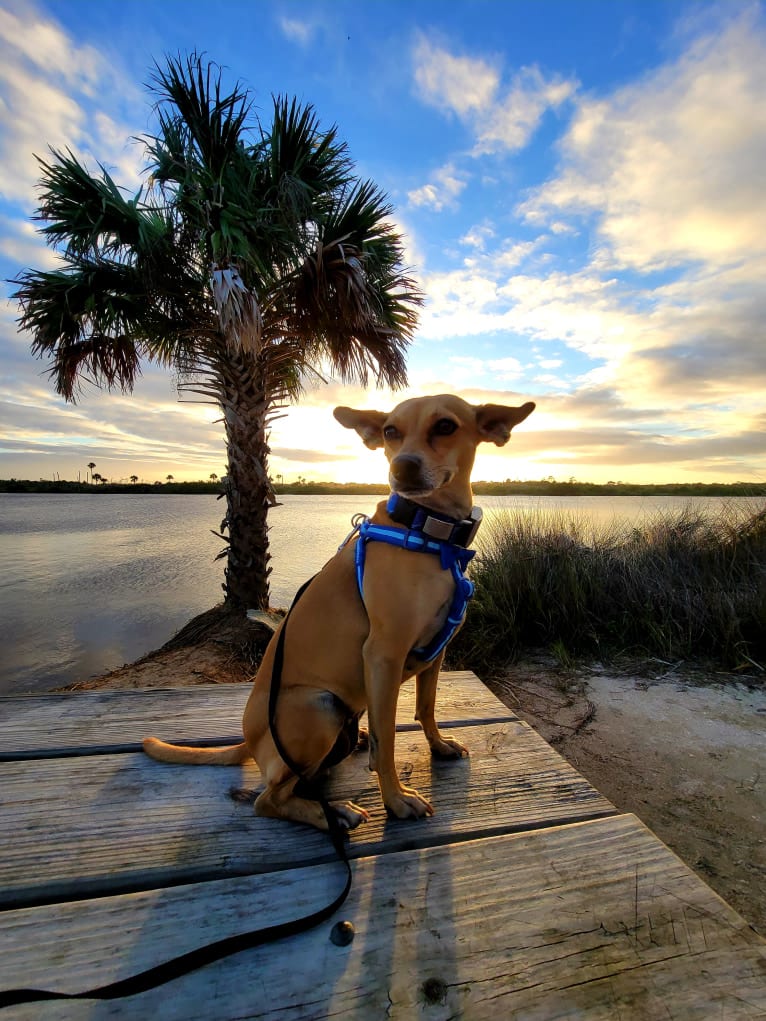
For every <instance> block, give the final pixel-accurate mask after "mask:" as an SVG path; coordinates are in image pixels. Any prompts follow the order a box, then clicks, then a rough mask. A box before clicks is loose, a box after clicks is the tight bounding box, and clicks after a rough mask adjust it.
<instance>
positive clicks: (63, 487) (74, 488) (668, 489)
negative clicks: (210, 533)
mask: <svg viewBox="0 0 766 1021" xmlns="http://www.w3.org/2000/svg"><path fill="white" fill-rule="evenodd" d="M274 491H275V493H277V494H278V495H282V494H285V493H287V494H292V495H299V496H341V495H344V494H346V495H349V496H359V495H374V496H384V495H385V494H386V493H387V492H388V487H387V486H384V485H380V484H378V483H370V484H367V483H363V482H345V483H344V482H290V483H279V482H277V483H275V484H274ZM473 491H474V493H475V494H476V495H477V496H517V495H518V496H752V497H761V496H766V483H763V482H677V483H657V484H653V485H637V484H634V483H630V482H606V483H595V482H578V481H577V480H576V479H570V480H568V481H566V482H557V481H556V480H555V479H539V480H538V481H524V482H523V481H518V480H515V481H511V480H506V481H505V482H475V483H474V484H473ZM222 492H223V486H222V483H221V481H220V480H219V481H217V482H205V481H199V482H154V483H151V482H136V483H132V482H93V483H86V482H66V481H64V480H58V481H53V480H46V479H40V480H39V481H37V482H34V481H31V480H29V479H0V493H93V494H97V493H157V494H165V495H167V494H168V493H211V494H213V495H220V494H221V493H222Z"/></svg>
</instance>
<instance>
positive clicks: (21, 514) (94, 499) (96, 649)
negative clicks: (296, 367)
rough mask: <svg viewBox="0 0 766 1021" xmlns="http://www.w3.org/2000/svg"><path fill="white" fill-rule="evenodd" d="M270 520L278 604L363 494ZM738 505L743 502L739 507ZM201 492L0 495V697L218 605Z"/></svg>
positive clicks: (566, 507)
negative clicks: (199, 493) (191, 493)
mask: <svg viewBox="0 0 766 1021" xmlns="http://www.w3.org/2000/svg"><path fill="white" fill-rule="evenodd" d="M282 499H283V500H284V503H283V505H282V506H280V507H278V508H275V509H274V510H273V511H272V513H271V515H270V522H271V551H272V558H273V559H272V565H273V572H272V575H271V579H272V582H271V598H272V603H273V604H274V605H275V606H285V605H287V604H288V603H289V602H290V600H291V599H292V597H293V595H294V593H295V591H296V589H297V588H298V587H299V585H300V584H301V583H302V582H303V581H304V580H305V579H306V578H307V577H309V576H310V575H311V574H313V573H314V572H315V571H317V570H318V569H319V568H320V567H321V566H322V564H324V563H325V561H326V560H327V559H328V558H329V557H331V556H332V554H333V553H334V552H335V550H336V548H337V546H338V544H339V543H340V541H341V540H342V539H343V537H344V536H345V535H346V533H347V532H348V530H349V527H350V519H351V516H352V515H353V514H354V513H355V512H357V511H364V512H370V511H372V509H373V508H374V506H375V503H376V501H377V499H378V498H376V497H370V496H337V497H334V496H321V497H309V496H285V497H283V498H282ZM737 502H738V501H736V500H726V499H723V498H720V499H717V498H708V499H697V500H687V499H685V498H674V497H617V498H610V497H562V498H555V497H494V498H488V497H485V498H483V499H482V501H481V503H482V506H483V508H484V511H485V515H488V516H491V515H492V513H493V512H497V511H498V510H499V509H504V508H512V509H530V510H535V511H537V510H543V511H562V512H565V513H567V514H574V515H576V516H577V517H578V519H584V520H588V521H590V520H592V521H595V522H609V521H611V520H612V519H614V518H629V519H638V518H641V517H644V516H646V515H648V514H653V513H656V512H657V511H658V510H670V509H672V508H674V507H678V506H686V505H688V504H692V505H694V506H705V507H709V508H711V509H715V508H717V507H720V506H721V504H723V503H732V504H733V503H737ZM742 502H747V501H742ZM223 511H224V506H223V502H222V501H217V500H216V498H215V497H212V496H164V495H159V494H157V495H154V494H147V495H141V494H135V495H129V496H124V495H112V494H99V495H92V496H91V495H50V496H49V495H42V494H33V495H22V494H18V495H17V494H6V493H2V494H0V564H2V572H1V573H0V694H6V693H9V692H15V691H44V690H46V689H48V688H51V687H55V686H57V685H61V684H66V683H68V682H70V681H74V680H80V679H85V678H87V677H91V676H93V675H94V674H98V673H102V672H103V671H105V670H109V669H113V668H115V667H118V666H121V665H122V664H123V663H125V662H130V661H131V660H134V659H136V658H138V657H139V656H141V655H143V654H144V653H146V652H149V651H150V650H151V649H155V648H157V647H158V646H159V645H162V643H163V642H165V641H167V639H168V638H169V637H170V636H171V635H172V634H173V633H174V632H175V631H177V630H178V628H180V627H181V626H182V625H184V624H185V623H186V622H187V621H188V620H189V619H190V618H191V617H193V616H194V615H195V614H197V613H201V612H202V611H203V610H207V609H209V608H210V607H211V606H213V605H214V604H215V603H217V602H219V601H220V600H221V598H222V590H221V581H222V579H223V561H218V562H215V560H214V558H215V556H216V554H217V552H218V551H219V549H220V548H221V545H222V544H221V541H220V540H219V539H217V538H216V537H215V536H214V535H212V534H211V531H210V530H211V529H213V528H215V529H218V527H219V525H220V521H221V518H222V516H223Z"/></svg>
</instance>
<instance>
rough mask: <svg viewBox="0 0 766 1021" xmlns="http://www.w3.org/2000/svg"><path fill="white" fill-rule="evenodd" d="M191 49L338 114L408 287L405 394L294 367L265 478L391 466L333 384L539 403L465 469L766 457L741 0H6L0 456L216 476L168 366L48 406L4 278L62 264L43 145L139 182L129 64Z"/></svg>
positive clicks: (211, 450)
mask: <svg viewBox="0 0 766 1021" xmlns="http://www.w3.org/2000/svg"><path fill="white" fill-rule="evenodd" d="M195 49H197V50H201V51H204V53H205V55H206V56H208V57H209V58H210V59H212V60H214V61H216V62H217V63H219V64H220V65H222V66H223V67H224V69H225V78H226V80H227V81H228V82H230V83H233V82H234V81H236V80H240V81H241V82H242V83H243V84H245V85H247V86H248V88H249V89H250V90H251V93H252V96H253V99H254V103H255V109H256V110H257V111H259V112H261V113H263V114H264V116H265V117H267V116H268V113H269V110H270V107H271V96H272V95H277V94H280V95H281V94H287V95H290V96H292V95H295V96H297V97H298V98H299V99H300V100H301V101H304V102H310V103H312V104H313V105H314V106H315V108H316V111H317V114H318V116H319V118H320V121H321V123H322V125H323V126H326V127H330V126H331V125H333V124H336V125H337V127H338V130H339V134H340V137H341V138H343V139H345V140H346V141H347V142H348V145H349V149H350V154H351V156H352V158H353V160H354V161H355V164H356V168H357V172H358V173H359V175H360V176H361V177H364V178H372V179H373V180H374V181H375V182H376V183H377V184H378V185H379V186H380V187H381V188H382V189H383V190H384V191H385V192H386V193H387V195H388V196H389V198H390V200H391V202H392V204H393V207H394V213H393V217H392V218H393V220H394V222H395V224H396V226H397V227H398V229H399V230H400V231H402V233H403V234H404V236H405V247H406V258H407V262H408V265H409V266H410V267H411V270H412V273H413V275H414V277H415V279H416V281H417V282H418V284H419V285H420V287H421V289H422V290H423V292H424V293H425V296H426V304H425V306H424V308H423V310H422V312H421V316H420V322H419V326H418V329H417V332H416V336H415V339H414V341H413V343H412V345H411V347H410V352H409V357H408V375H409V387H408V389H407V390H405V391H401V392H399V393H397V394H392V393H390V392H386V391H376V390H369V391H364V390H362V389H361V388H358V387H353V386H341V385H340V384H339V383H337V382H335V381H333V380H331V379H330V380H328V382H327V383H326V384H324V385H320V386H316V387H312V388H311V389H309V390H308V391H307V393H306V394H305V396H304V397H303V398H302V399H301V401H300V403H299V404H298V405H296V406H294V407H291V408H289V409H287V410H286V412H285V414H284V416H283V417H282V418H280V419H279V420H277V421H276V422H275V424H274V427H273V429H272V433H271V438H270V443H271V449H272V455H271V461H270V470H271V473H272V475H274V476H282V477H283V478H284V479H285V480H286V481H294V480H296V479H298V478H305V479H321V480H336V481H380V482H383V481H385V476H386V469H385V463H384V460H383V455H382V453H381V452H380V451H376V452H370V451H367V450H365V448H364V447H362V445H361V443H360V442H359V440H358V438H357V437H356V435H355V434H353V433H349V432H348V431H346V430H344V429H343V428H342V427H341V426H339V425H338V424H337V423H336V422H335V420H334V419H333V418H332V409H333V407H335V406H336V405H338V404H345V405H351V406H353V407H374V408H378V409H380V410H388V409H389V408H391V407H392V406H393V405H394V404H396V403H397V402H398V401H399V400H402V399H404V398H405V397H411V396H419V395H424V394H429V393H457V394H460V395H461V396H462V397H464V398H465V399H466V400H468V401H470V402H472V403H477V404H478V403H485V402H494V403H504V404H521V403H524V402H525V401H527V400H534V401H535V402H536V404H537V409H536V411H535V412H534V414H533V415H532V416H531V417H530V418H528V419H527V420H526V421H525V422H524V423H523V424H522V425H521V426H519V428H518V430H517V431H516V432H514V435H513V438H512V440H511V443H510V444H509V446H507V447H505V448H502V449H499V448H495V447H489V446H487V445H483V446H482V447H481V448H480V450H479V453H478V456H477V460H476V467H475V470H474V478H475V479H493V480H503V479H507V478H510V479H540V478H547V477H550V476H553V477H554V478H556V479H569V478H575V479H578V480H580V481H586V482H608V481H624V482H636V483H649V482H657V483H659V482H697V481H720V482H735V481H749V482H763V481H765V480H766V344H765V343H764V336H765V334H766V326H765V325H764V324H765V323H766V286H764V281H766V187H765V186H764V181H765V180H766V174H765V170H764V168H766V8H765V7H764V4H763V3H757V2H756V3H751V2H738V0H726V2H722V3H713V2H710V3H707V2H704V0H703V2H700V0H695V2H693V3H684V2H681V0H634V2H630V0H579V2H574V0H560V2H559V0H451V2H449V3H445V2H444V0H351V2H349V0H246V2H245V0H229V2H228V3H227V4H225V5H217V4H212V3H210V2H209V0H205V2H199V0H161V2H159V0H157V2H155V0H118V2H115V0H98V2H95V0H50V2H48V3H31V2H14V0H0V478H31V479H37V478H46V479H49V478H57V477H58V478H62V479H76V478H78V477H82V478H84V477H85V474H86V471H87V468H86V465H87V464H88V463H89V462H91V461H92V462H94V463H95V464H96V466H97V467H96V469H95V470H96V471H97V472H98V473H99V474H101V475H102V476H103V477H104V478H108V479H111V480H114V481H119V480H128V479H129V478H130V477H131V476H132V475H137V476H138V477H139V478H141V479H145V480H146V481H155V480H158V479H160V480H162V479H165V478H166V477H167V475H168V474H172V475H173V476H174V478H176V479H200V478H208V477H209V475H210V474H211V473H216V474H217V475H222V474H224V472H225V468H226V452H225V444H224V438H223V427H222V425H221V423H220V421H219V412H218V411H217V409H215V408H214V407H211V406H206V405H199V404H189V403H181V402H179V400H178V393H177V390H176V380H174V378H173V376H172V373H169V372H167V371H164V370H161V369H159V368H156V367H153V366H151V365H144V367H143V374H142V377H141V379H140V380H139V382H138V384H137V385H136V388H135V390H134V392H133V393H132V394H129V395H122V394H120V393H117V394H114V393H112V394H109V393H103V392H100V391H97V390H94V389H90V390H88V391H87V392H86V393H85V394H84V395H83V396H82V397H81V398H80V399H79V400H78V403H77V404H76V405H72V404H66V403H64V401H63V400H62V399H60V398H59V397H57V396H56V394H55V393H54V391H53V387H52V385H51V383H50V381H49V379H48V376H47V374H46V364H45V362H44V361H40V360H39V359H36V358H34V357H33V356H32V354H31V351H30V343H31V337H30V336H29V335H28V334H22V333H20V332H19V331H18V329H17V324H16V319H17V316H18V308H17V306H16V303H15V302H14V301H13V299H12V297H11V295H12V293H13V290H14V285H13V283H12V279H13V278H14V277H15V276H16V275H17V274H18V273H19V272H21V271H22V270H23V269H25V268H30V267H34V268H37V269H40V268H45V267H50V266H52V265H54V264H55V255H54V253H53V252H51V251H50V250H49V249H47V248H46V247H45V245H44V244H43V243H42V242H41V240H40V238H39V237H38V235H37V234H36V231H35V222H34V220H33V216H34V212H35V209H36V205H37V192H36V185H37V182H38V178H39V173H38V165H37V163H36V160H35V155H38V156H42V157H45V156H46V155H47V153H48V150H49V147H54V148H59V149H61V148H65V147H69V148H71V149H72V150H73V151H74V152H76V153H77V154H79V155H80V156H81V158H83V159H84V160H85V161H86V163H87V164H88V166H90V167H91V168H93V169H95V168H96V167H97V164H98V163H101V164H103V165H104V166H106V167H107V168H108V170H109V172H110V173H111V174H112V176H113V177H114V178H115V180H116V181H117V183H118V184H120V185H121V186H122V187H124V188H125V189H126V190H127V191H128V192H129V193H131V194H133V193H135V192H136V191H137V190H138V188H139V187H140V185H141V183H142V181H143V180H144V177H143V176H142V167H143V165H144V164H143V153H142V148H141V145H140V143H138V142H137V141H136V139H137V138H138V137H139V136H141V135H144V134H146V133H147V132H151V130H152V126H153V123H154V122H153V110H152V103H151V97H150V95H149V93H148V91H147V89H146V82H147V81H148V80H149V77H150V74H151V71H152V68H153V66H154V63H155V62H159V63H162V62H163V61H164V60H165V58H166V57H167V56H168V55H177V54H179V53H180V54H187V53H189V52H191V51H192V50H195Z"/></svg>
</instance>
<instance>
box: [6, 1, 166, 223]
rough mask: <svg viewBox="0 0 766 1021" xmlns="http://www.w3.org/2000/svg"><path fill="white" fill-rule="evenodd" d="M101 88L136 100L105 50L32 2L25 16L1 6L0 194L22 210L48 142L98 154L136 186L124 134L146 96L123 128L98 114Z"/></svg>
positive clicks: (125, 101) (133, 155)
mask: <svg viewBox="0 0 766 1021" xmlns="http://www.w3.org/2000/svg"><path fill="white" fill-rule="evenodd" d="M104 93H110V94H111V93H113V94H114V95H116V96H118V97H120V103H121V105H122V106H123V107H124V108H128V107H130V106H131V104H135V106H136V107H137V106H138V96H139V94H138V92H137V90H136V87H135V85H134V83H133V82H132V81H131V80H129V79H128V78H127V76H124V75H123V74H122V73H121V71H120V69H119V67H118V66H116V65H115V63H114V62H113V61H111V60H110V59H109V58H108V56H107V55H106V54H105V53H102V52H100V51H99V50H97V49H95V48H94V47H92V46H88V45H84V44H80V43H78V42H77V41H76V40H74V39H73V38H71V37H70V36H68V35H66V33H65V32H64V31H63V30H62V29H61V28H60V27H59V26H58V25H57V24H56V23H55V22H54V21H52V20H51V19H47V20H46V19H44V18H43V16H42V15H40V14H38V13H36V12H35V10H34V9H33V8H25V11H24V16H23V18H22V17H20V16H18V15H16V14H14V13H13V12H12V11H9V10H7V9H5V10H0V104H1V105H2V110H3V114H4V117H3V121H4V130H3V132H2V134H0V192H1V193H2V195H3V197H4V198H5V199H7V200H11V201H13V202H17V203H20V204H22V205H23V206H24V207H25V208H26V209H29V208H30V207H32V206H33V205H34V202H35V191H36V185H37V181H38V179H39V176H40V172H39V166H38V164H37V161H36V159H35V154H37V155H38V156H41V157H43V158H45V157H46V156H47V154H48V148H49V147H53V148H59V149H63V148H66V147H69V148H71V149H73V150H74V151H75V152H78V153H80V154H81V155H84V156H90V157H91V158H93V157H92V154H95V157H96V158H97V159H98V160H99V161H100V162H102V163H104V164H106V165H108V166H115V167H118V168H119V170H120V172H121V173H127V174H128V175H129V177H128V181H127V183H128V184H130V185H131V186H132V185H134V184H136V185H137V184H138V181H139V177H138V173H137V152H136V147H135V146H133V145H131V144H130V143H129V139H130V138H131V136H132V135H134V134H135V133H136V131H135V125H136V124H140V123H143V120H144V119H145V108H146V101H145V98H143V97H141V100H140V102H141V107H142V108H143V109H142V114H141V120H138V119H136V121H135V122H134V123H133V124H132V126H131V127H127V126H121V125H118V124H117V123H116V121H115V120H114V119H113V118H111V117H108V116H106V115H104V114H103V113H98V112H97V104H98V102H99V101H100V97H101V95H102V94H104Z"/></svg>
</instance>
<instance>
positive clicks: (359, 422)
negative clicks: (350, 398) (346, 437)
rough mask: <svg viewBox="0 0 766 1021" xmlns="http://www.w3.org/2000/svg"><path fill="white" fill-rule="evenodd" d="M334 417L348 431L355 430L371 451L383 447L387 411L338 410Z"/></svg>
mask: <svg viewBox="0 0 766 1021" xmlns="http://www.w3.org/2000/svg"><path fill="white" fill-rule="evenodd" d="M333 415H334V416H335V418H336V419H337V420H338V421H339V422H340V424H341V425H343V426H345V427H346V429H355V430H356V431H357V432H358V433H359V435H360V436H361V437H362V439H363V440H364V445H365V446H366V447H369V448H370V450H375V448H376V447H382V446H383V423H384V422H385V421H386V419H387V418H388V412H387V411H355V410H354V409H353V408H343V407H341V408H336V409H335V411H333Z"/></svg>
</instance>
